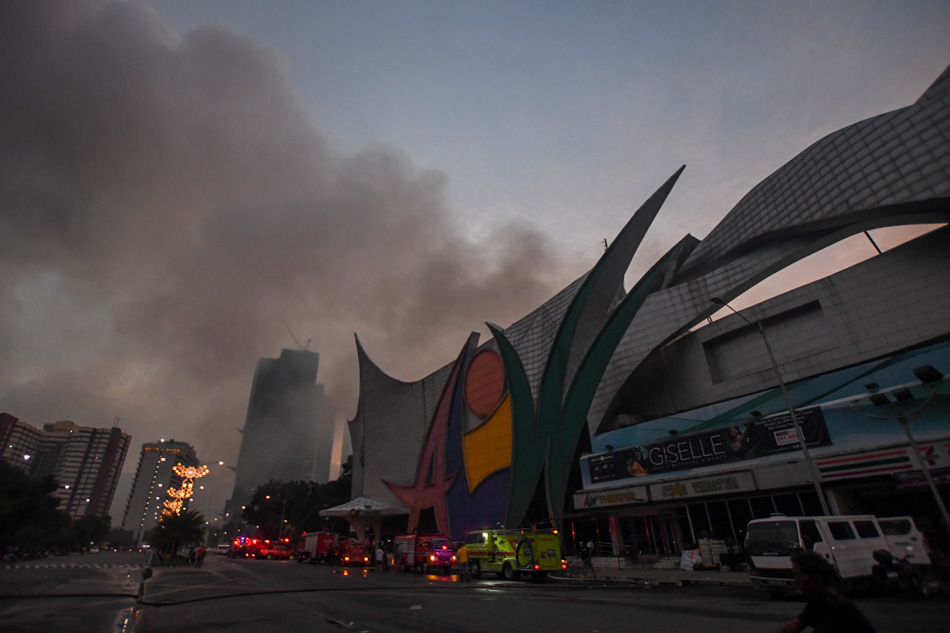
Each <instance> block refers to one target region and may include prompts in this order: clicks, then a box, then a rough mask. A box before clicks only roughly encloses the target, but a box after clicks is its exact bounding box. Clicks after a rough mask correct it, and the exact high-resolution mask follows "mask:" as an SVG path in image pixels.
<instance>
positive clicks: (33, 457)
mask: <svg viewBox="0 0 950 633" xmlns="http://www.w3.org/2000/svg"><path fill="white" fill-rule="evenodd" d="M0 439H2V440H3V443H2V445H0V459H3V460H4V461H6V462H8V463H10V464H13V465H14V466H16V467H18V468H20V469H22V470H23V471H24V472H26V473H28V474H29V475H31V476H34V477H44V476H47V475H52V476H53V478H54V479H55V480H56V482H57V488H56V491H55V492H54V495H55V496H56V497H57V498H59V499H60V501H61V502H62V505H61V506H60V508H61V509H63V510H65V511H66V513H67V514H69V516H70V518H73V519H80V518H82V517H84V516H92V515H97V516H108V514H109V508H110V506H111V505H112V497H113V495H114V494H115V487H116V484H117V483H118V480H119V474H120V473H121V472H122V465H123V464H124V463H125V455H126V453H127V452H128V450H129V442H131V437H130V436H129V435H128V434H127V433H123V432H122V429H120V428H118V427H116V426H114V427H112V428H95V427H90V426H80V425H78V424H76V423H75V422H70V421H68V420H64V421H60V422H55V423H53V424H45V425H43V429H42V430H40V429H37V428H36V427H34V426H32V425H30V424H27V423H26V422H23V421H22V420H19V419H18V418H16V417H15V416H12V415H10V414H8V413H4V414H0Z"/></svg>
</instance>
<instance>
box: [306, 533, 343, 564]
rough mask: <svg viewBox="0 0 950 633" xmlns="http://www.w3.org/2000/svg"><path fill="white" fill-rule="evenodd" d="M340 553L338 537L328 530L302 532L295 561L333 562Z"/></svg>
mask: <svg viewBox="0 0 950 633" xmlns="http://www.w3.org/2000/svg"><path fill="white" fill-rule="evenodd" d="M339 555H340V537H339V536H338V535H336V534H330V533H329V532H310V533H306V532H305V533H304V534H303V538H302V540H301V541H300V544H299V545H298V548H297V562H298V563H302V562H304V561H307V562H310V563H329V564H331V565H332V564H334V563H336V561H337V558H339Z"/></svg>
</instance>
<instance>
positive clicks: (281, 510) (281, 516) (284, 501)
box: [265, 495, 287, 541]
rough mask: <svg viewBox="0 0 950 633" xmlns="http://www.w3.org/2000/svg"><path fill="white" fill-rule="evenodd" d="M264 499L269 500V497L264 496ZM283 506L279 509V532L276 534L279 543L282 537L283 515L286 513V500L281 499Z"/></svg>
mask: <svg viewBox="0 0 950 633" xmlns="http://www.w3.org/2000/svg"><path fill="white" fill-rule="evenodd" d="M265 498H266V499H270V495H266V496H265ZM281 501H283V503H284V505H283V506H281V508H280V531H279V532H278V533H277V540H278V541H279V540H280V539H281V538H282V537H283V536H284V513H285V512H286V511H287V500H286V499H281Z"/></svg>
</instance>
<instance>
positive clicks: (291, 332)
mask: <svg viewBox="0 0 950 633" xmlns="http://www.w3.org/2000/svg"><path fill="white" fill-rule="evenodd" d="M280 322H281V323H283V324H284V327H285V328H287V333H288V334H290V338H292V339H294V343H296V345H297V349H299V350H301V351H304V350H306V349H307V348H308V347H310V339H309V338H308V339H307V342H306V343H304V344H303V345H301V344H300V341H298V340H297V337H296V336H294V333H293V331H292V330H291V329H290V326H289V325H287V321H284V318H283V317H281V318H280Z"/></svg>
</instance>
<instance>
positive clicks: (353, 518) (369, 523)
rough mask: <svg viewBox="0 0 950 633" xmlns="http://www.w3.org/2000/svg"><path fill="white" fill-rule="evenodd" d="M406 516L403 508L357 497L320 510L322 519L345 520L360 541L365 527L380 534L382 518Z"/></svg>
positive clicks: (406, 510) (407, 509) (405, 509)
mask: <svg viewBox="0 0 950 633" xmlns="http://www.w3.org/2000/svg"><path fill="white" fill-rule="evenodd" d="M408 514H409V508H407V507H405V506H397V505H392V504H390V503H386V502H385V501H380V500H379V499H370V498H369V497H357V498H356V499H351V500H350V501H347V502H346V503H342V504H340V505H338V506H334V507H332V508H327V509H325V510H320V516H322V517H338V518H341V519H346V520H347V521H348V522H349V524H350V525H351V526H352V527H353V529H354V530H355V531H356V536H357V538H359V539H360V540H362V539H364V538H366V528H367V527H371V528H372V529H373V533H374V534H376V535H378V534H380V527H381V524H382V520H383V518H385V517H393V516H400V515H408Z"/></svg>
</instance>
